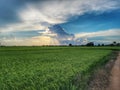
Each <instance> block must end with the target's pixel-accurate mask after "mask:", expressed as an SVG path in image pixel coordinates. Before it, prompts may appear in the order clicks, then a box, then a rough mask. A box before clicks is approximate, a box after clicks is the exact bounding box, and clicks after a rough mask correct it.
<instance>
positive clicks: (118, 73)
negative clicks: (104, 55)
mask: <svg viewBox="0 0 120 90" xmlns="http://www.w3.org/2000/svg"><path fill="white" fill-rule="evenodd" d="M107 90H120V52H119V56H118V57H117V60H116V61H115V64H114V66H113V68H112V71H111V77H110V85H109V87H108V88H107Z"/></svg>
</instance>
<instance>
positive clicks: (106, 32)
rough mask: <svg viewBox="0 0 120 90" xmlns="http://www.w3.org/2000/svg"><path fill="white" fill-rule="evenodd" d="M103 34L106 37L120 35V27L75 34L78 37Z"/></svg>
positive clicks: (100, 35)
mask: <svg viewBox="0 0 120 90" xmlns="http://www.w3.org/2000/svg"><path fill="white" fill-rule="evenodd" d="M102 36H104V37H107V36H120V29H110V30H104V31H98V32H89V33H86V32H83V33H79V34H76V35H75V37H76V38H81V37H87V38H91V37H102Z"/></svg>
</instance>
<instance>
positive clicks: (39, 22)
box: [0, 0, 120, 45]
mask: <svg viewBox="0 0 120 90" xmlns="http://www.w3.org/2000/svg"><path fill="white" fill-rule="evenodd" d="M119 2H120V1H119V0H0V35H2V33H8V34H10V33H11V32H22V31H38V33H39V36H35V37H30V38H27V39H25V40H22V39H20V38H19V39H18V38H17V37H16V36H12V38H11V39H10V38H9V39H8V38H6V37H4V39H2V41H3V42H5V43H7V42H9V43H11V42H13V41H14V42H13V43H15V42H17V43H18V44H20V43H19V42H22V43H23V42H26V45H28V44H29V45H33V43H30V42H34V44H35V43H36V45H41V44H45V43H46V44H68V43H70V42H73V43H75V41H76V42H77V43H80V42H81V41H85V42H87V38H84V39H83V38H82V39H80V40H79V39H78V38H80V37H82V36H81V35H83V34H85V33H83V34H81V35H79V34H78V35H75V36H74V35H73V34H69V33H67V32H66V31H65V30H64V29H62V28H60V27H59V26H58V27H59V28H60V29H59V30H56V29H55V28H56V27H57V26H55V24H61V23H66V22H70V21H72V20H75V19H77V17H79V16H81V15H84V14H86V13H95V14H96V15H97V14H101V13H104V12H109V11H112V10H116V9H120V3H119ZM53 28H54V29H53ZM41 32H42V33H41ZM99 33H100V34H102V32H99ZM110 33H111V31H110ZM90 35H96V33H95V34H94V33H92V34H91V33H90V34H89V33H87V35H86V37H87V36H88V37H90ZM97 35H99V34H97ZM83 36H85V35H83ZM13 37H14V38H13ZM17 39H18V41H17ZM45 40H47V41H46V42H44V41H45ZM43 42H44V43H43Z"/></svg>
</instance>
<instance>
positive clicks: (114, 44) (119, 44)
mask: <svg viewBox="0 0 120 90" xmlns="http://www.w3.org/2000/svg"><path fill="white" fill-rule="evenodd" d="M69 46H70V47H71V46H120V43H117V42H116V41H114V42H113V43H111V44H107V45H106V44H104V43H103V44H98V45H95V44H94V42H88V43H87V44H86V45H72V44H71V43H70V44H69Z"/></svg>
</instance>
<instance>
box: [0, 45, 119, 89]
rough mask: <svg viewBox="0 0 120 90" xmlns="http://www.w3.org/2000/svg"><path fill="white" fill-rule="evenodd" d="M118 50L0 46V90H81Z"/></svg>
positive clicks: (108, 48) (109, 48)
mask: <svg viewBox="0 0 120 90" xmlns="http://www.w3.org/2000/svg"><path fill="white" fill-rule="evenodd" d="M118 49H119V50H120V47H0V90H77V89H78V88H79V89H82V90H85V86H86V87H87V81H88V80H89V77H90V75H91V73H92V71H93V70H94V69H95V68H96V67H99V66H101V65H104V64H105V63H106V62H107V61H108V60H109V57H108V56H109V55H110V54H111V53H112V51H113V50H118Z"/></svg>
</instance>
